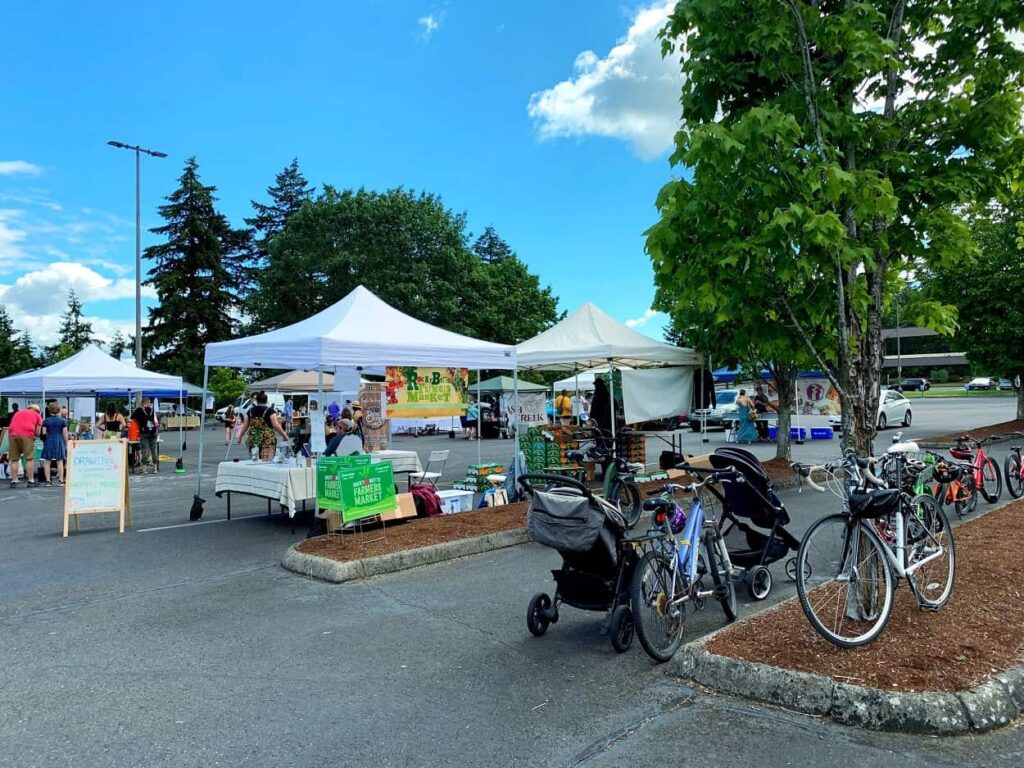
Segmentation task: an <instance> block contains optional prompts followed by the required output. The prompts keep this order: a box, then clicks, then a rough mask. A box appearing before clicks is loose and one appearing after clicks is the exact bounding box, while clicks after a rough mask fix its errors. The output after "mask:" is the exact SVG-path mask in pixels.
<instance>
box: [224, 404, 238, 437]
mask: <svg viewBox="0 0 1024 768" xmlns="http://www.w3.org/2000/svg"><path fill="white" fill-rule="evenodd" d="M236 418H237V416H236V415H235V404H234V403H230V404H229V405H228V408H227V410H226V411H224V445H227V444H228V443H230V442H231V439H232V438H233V437H234V434H233V433H234V431H235V419H236Z"/></svg>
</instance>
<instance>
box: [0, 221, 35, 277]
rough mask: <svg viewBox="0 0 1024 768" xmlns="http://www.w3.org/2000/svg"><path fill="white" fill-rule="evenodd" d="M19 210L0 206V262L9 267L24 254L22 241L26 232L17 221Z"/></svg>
mask: <svg viewBox="0 0 1024 768" xmlns="http://www.w3.org/2000/svg"><path fill="white" fill-rule="evenodd" d="M20 218H21V211H19V210H15V209H13V208H0V263H2V264H4V265H6V267H8V268H9V267H11V266H13V265H14V264H15V263H17V260H18V259H21V258H23V257H24V255H25V251H24V248H23V247H22V243H24V241H25V237H26V236H27V235H28V233H27V232H26V231H25V229H24V228H23V227H22V226H21V225H20V224H19V223H18V219H20Z"/></svg>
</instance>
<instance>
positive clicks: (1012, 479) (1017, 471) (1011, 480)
mask: <svg viewBox="0 0 1024 768" xmlns="http://www.w3.org/2000/svg"><path fill="white" fill-rule="evenodd" d="M1011 437H1024V432H1014V433H1013V434H1012V435H1011ZM1003 469H1004V470H1005V472H1006V490H1008V491H1009V492H1010V495H1011V496H1013V498H1015V499H1019V498H1020V497H1021V496H1024V460H1021V452H1020V446H1019V445H1011V446H1010V455H1009V456H1007V457H1006V462H1005V463H1004V464H1003Z"/></svg>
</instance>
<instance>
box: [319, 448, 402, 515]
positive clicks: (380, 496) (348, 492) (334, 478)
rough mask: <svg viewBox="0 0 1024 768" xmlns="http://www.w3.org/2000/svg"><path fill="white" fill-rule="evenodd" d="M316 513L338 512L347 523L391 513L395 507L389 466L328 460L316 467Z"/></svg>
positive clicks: (356, 458)
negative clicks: (318, 510) (322, 510)
mask: <svg viewBox="0 0 1024 768" xmlns="http://www.w3.org/2000/svg"><path fill="white" fill-rule="evenodd" d="M316 503H317V507H318V508H319V509H337V510H341V519H342V520H343V521H344V522H346V523H348V522H351V521H353V520H361V519H363V518H365V517H373V516H374V515H379V514H382V513H384V512H390V511H392V510H393V509H395V507H396V506H397V505H398V500H397V499H396V497H395V477H394V473H393V472H392V469H391V462H389V461H382V462H380V463H379V464H371V463H370V457H369V456H331V457H326V458H321V459H319V460H318V461H317V463H316Z"/></svg>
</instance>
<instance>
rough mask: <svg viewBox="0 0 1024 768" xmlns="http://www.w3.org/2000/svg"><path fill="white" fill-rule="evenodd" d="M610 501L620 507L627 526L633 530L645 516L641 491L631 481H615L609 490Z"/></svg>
mask: <svg viewBox="0 0 1024 768" xmlns="http://www.w3.org/2000/svg"><path fill="white" fill-rule="evenodd" d="M608 500H609V501H611V502H613V503H616V504H618V505H619V511H620V512H622V516H623V517H624V518H625V519H626V525H627V526H628V527H630V528H632V527H633V526H634V525H636V524H637V522H639V520H640V515H642V514H643V511H644V510H643V498H642V497H641V496H640V489H639V488H637V486H636V483H634V482H633V481H631V480H626V481H622V480H615V481H613V482H612V485H611V488H609V489H608Z"/></svg>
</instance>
